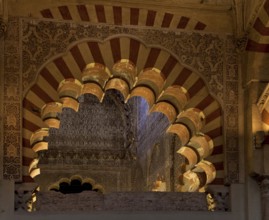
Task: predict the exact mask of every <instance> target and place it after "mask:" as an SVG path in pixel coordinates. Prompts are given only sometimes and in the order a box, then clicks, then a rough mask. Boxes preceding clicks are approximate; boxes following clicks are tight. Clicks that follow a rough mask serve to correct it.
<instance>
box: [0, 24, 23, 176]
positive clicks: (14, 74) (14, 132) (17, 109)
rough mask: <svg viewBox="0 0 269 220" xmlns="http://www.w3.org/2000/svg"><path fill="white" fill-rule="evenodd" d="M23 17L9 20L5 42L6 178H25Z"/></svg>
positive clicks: (4, 141)
mask: <svg viewBox="0 0 269 220" xmlns="http://www.w3.org/2000/svg"><path fill="white" fill-rule="evenodd" d="M20 27H21V25H20V21H19V19H9V22H8V28H7V33H6V35H5V42H4V46H5V47H4V86H3V89H4V91H3V96H4V97H3V98H4V100H3V119H2V120H3V128H4V132H3V137H4V139H3V146H4V149H3V177H4V179H15V180H20V179H21V165H22V155H21V105H22V103H21V100H22V99H21V98H22V91H21V88H22V86H21V85H22V82H21V76H22V73H21V63H22V62H21V56H20V54H21V41H20Z"/></svg>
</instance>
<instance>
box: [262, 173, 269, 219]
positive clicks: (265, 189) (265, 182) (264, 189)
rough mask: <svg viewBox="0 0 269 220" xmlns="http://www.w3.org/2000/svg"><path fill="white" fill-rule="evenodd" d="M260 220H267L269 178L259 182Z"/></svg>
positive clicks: (268, 216)
mask: <svg viewBox="0 0 269 220" xmlns="http://www.w3.org/2000/svg"><path fill="white" fill-rule="evenodd" d="M260 187H261V203H262V220H269V176H267V177H265V178H264V179H263V180H262V181H261V185H260Z"/></svg>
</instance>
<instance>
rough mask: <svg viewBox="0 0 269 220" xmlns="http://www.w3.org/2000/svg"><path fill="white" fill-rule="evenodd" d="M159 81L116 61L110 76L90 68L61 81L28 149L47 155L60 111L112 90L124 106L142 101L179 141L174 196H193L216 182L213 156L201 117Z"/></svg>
mask: <svg viewBox="0 0 269 220" xmlns="http://www.w3.org/2000/svg"><path fill="white" fill-rule="evenodd" d="M164 84H165V77H164V75H163V74H162V72H161V71H160V70H159V69H156V68H146V69H144V70H142V71H141V72H140V73H139V74H137V69H136V66H135V65H134V64H133V63H132V62H131V61H129V60H127V59H121V60H120V61H118V62H116V63H115V64H114V65H113V68H112V71H110V70H109V69H108V68H107V67H105V66H104V65H102V64H99V63H90V64H88V65H87V66H86V68H85V69H84V71H83V72H82V80H81V81H80V80H78V79H74V78H72V79H71V78H69V79H64V80H63V81H62V82H61V83H60V84H59V87H58V90H57V93H58V96H59V102H50V103H47V104H45V105H44V106H43V108H42V110H41V118H42V120H43V121H44V123H45V124H46V126H47V127H46V128H45V127H44V128H41V129H39V130H36V131H35V132H33V134H32V136H31V138H30V145H31V147H32V149H33V151H34V152H35V153H37V152H39V151H42V150H47V149H48V142H47V138H46V137H47V136H48V135H49V128H57V129H58V128H59V126H60V119H59V114H61V112H62V109H63V108H71V109H73V110H75V111H78V110H79V105H80V101H81V98H80V97H83V95H85V94H91V95H94V96H96V97H97V98H98V99H99V101H100V103H101V102H102V100H103V97H104V95H105V93H106V91H108V90H112V89H113V90H118V91H119V92H120V93H121V94H122V96H123V97H124V100H125V102H128V100H129V99H130V98H132V97H135V96H139V97H142V98H144V99H145V100H146V101H147V103H148V105H149V109H150V110H149V111H150V112H161V113H163V114H164V115H165V116H166V117H167V118H168V120H169V122H170V126H169V127H168V129H167V130H166V132H167V133H171V134H174V135H176V136H177V137H178V140H179V145H180V146H179V150H178V151H177V154H178V155H179V156H181V157H183V158H185V164H184V165H185V168H184V169H185V170H184V173H183V175H182V176H181V177H179V178H180V182H181V185H180V186H179V187H178V191H183V192H193V191H198V190H199V189H201V188H203V187H204V186H205V185H207V184H209V183H211V182H212V181H213V180H214V179H215V177H216V169H215V167H214V165H213V164H212V163H211V162H209V161H206V158H207V157H208V156H210V155H211V153H212V151H213V147H214V144H213V141H212V139H211V138H210V137H209V136H208V135H205V134H203V133H201V129H202V128H203V127H204V125H205V114H204V113H203V111H201V110H200V109H198V108H186V109H185V106H186V104H187V103H188V100H189V94H188V91H187V90H186V89H185V88H183V87H181V86H178V85H171V86H168V87H167V88H164ZM29 173H30V176H31V177H32V178H35V177H36V176H37V175H38V174H40V168H38V159H34V160H33V161H32V163H31V165H30V167H29Z"/></svg>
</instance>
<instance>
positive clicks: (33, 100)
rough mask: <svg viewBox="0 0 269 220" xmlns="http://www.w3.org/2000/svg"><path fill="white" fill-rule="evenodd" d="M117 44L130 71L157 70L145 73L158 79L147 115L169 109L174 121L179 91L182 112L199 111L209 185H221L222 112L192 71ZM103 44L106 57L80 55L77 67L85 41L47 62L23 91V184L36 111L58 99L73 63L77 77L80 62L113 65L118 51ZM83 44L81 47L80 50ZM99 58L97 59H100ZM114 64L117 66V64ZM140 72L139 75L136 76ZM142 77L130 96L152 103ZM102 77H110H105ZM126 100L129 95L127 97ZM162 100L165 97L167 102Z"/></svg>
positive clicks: (163, 56)
mask: <svg viewBox="0 0 269 220" xmlns="http://www.w3.org/2000/svg"><path fill="white" fill-rule="evenodd" d="M117 41H119V42H120V48H121V43H122V42H128V45H129V51H127V52H126V51H125V54H126V53H127V54H128V55H129V56H127V58H133V59H132V60H130V59H125V60H130V63H132V64H133V66H135V67H136V69H140V70H144V69H145V70H148V69H149V68H150V67H149V66H150V65H156V66H157V67H159V68H156V67H151V68H150V69H151V70H152V71H155V70H158V69H159V73H160V74H159V78H158V79H159V80H162V81H163V84H164V85H163V88H162V89H159V91H157V90H156V91H155V92H156V93H158V98H159V99H158V102H156V100H155V102H156V103H155V102H153V101H151V103H153V104H151V111H162V109H169V111H167V112H165V115H167V116H168V118H169V119H170V121H173V118H174V117H175V115H177V112H179V111H180V105H181V104H180V102H178V103H177V101H176V100H177V99H176V98H175V96H176V94H179V91H183V93H182V94H184V92H186V94H188V95H186V97H188V102H187V104H186V106H185V108H186V109H188V108H194V109H200V110H201V111H202V112H203V114H204V115H205V121H204V127H203V129H202V133H204V134H206V135H208V136H209V137H211V138H212V140H213V142H214V146H215V147H214V150H213V152H212V155H211V156H210V157H209V158H208V159H209V160H211V161H212V162H213V163H214V165H215V167H216V169H217V177H216V179H215V183H216V184H222V183H223V178H224V165H223V163H224V160H223V137H222V109H221V106H220V104H219V103H218V102H217V101H216V100H215V98H214V97H213V96H212V95H211V94H210V93H209V91H208V89H207V86H206V84H205V83H204V81H203V79H202V78H201V77H200V76H199V75H198V74H197V73H196V72H194V71H192V70H190V69H188V68H186V67H184V66H182V65H181V64H179V63H178V62H177V60H176V58H175V57H174V56H172V55H171V54H169V53H168V52H167V51H163V50H161V49H159V48H157V49H156V48H150V47H146V46H145V45H143V44H142V43H141V42H139V41H138V40H134V39H131V38H127V37H125V39H124V40H123V41H120V39H119V38H117ZM133 42H136V44H139V47H138V48H139V49H138V52H136V53H134V54H135V55H136V56H134V54H133V53H132V55H131V51H132V49H133V48H134V47H133V46H132V45H133ZM105 43H107V44H109V45H106V46H104V45H103V47H105V48H109V49H110V50H111V52H109V53H107V54H105V55H104V54H103V53H100V54H99V56H96V55H92V54H91V55H90V56H89V58H87V59H85V57H86V55H83V60H84V61H83V62H82V61H79V58H81V56H80V57H77V56H75V55H76V54H82V52H83V51H87V52H86V54H89V53H91V49H90V45H91V43H89V44H88V42H86V41H85V42H82V43H80V44H78V45H74V46H73V47H72V48H71V49H70V50H69V51H68V52H67V53H66V54H65V55H62V56H61V57H57V58H56V59H54V60H52V61H51V62H48V63H47V64H46V65H45V66H43V68H42V69H41V70H40V72H39V75H38V76H37V79H36V82H35V84H34V85H33V86H32V87H31V88H30V89H29V90H28V92H27V94H26V96H25V98H24V109H23V110H24V111H23V112H24V113H23V156H24V157H23V165H24V174H23V175H24V180H25V181H31V178H30V177H29V174H28V166H29V165H30V164H31V161H32V159H33V158H35V157H36V156H37V155H36V153H34V152H33V151H32V149H31V143H30V139H31V134H32V132H35V131H36V130H38V129H40V128H43V127H46V125H45V123H44V122H43V121H42V120H41V118H40V117H39V115H40V113H41V109H42V106H43V105H45V104H46V103H49V102H53V101H60V98H59V97H58V93H57V88H58V84H59V83H60V82H61V80H63V79H65V77H66V76H71V77H72V78H75V77H74V75H73V74H72V73H73V71H72V68H70V66H72V65H73V64H74V65H76V66H77V67H76V69H77V72H79V71H80V70H81V69H84V67H83V68H82V64H84V63H85V62H86V61H89V63H91V62H90V61H92V60H94V61H98V60H99V59H101V60H103V61H107V60H112V62H114V60H117V57H119V58H121V56H122V54H121V50H119V48H112V47H111V44H110V41H106V42H105ZM100 44H101V43H97V42H93V45H95V46H98V47H97V48H99V51H100V48H101V47H102V46H100V47H99V45H100ZM85 45H86V46H87V47H85ZM108 46H109V47H108ZM74 48H75V49H74ZM127 48H128V47H127ZM141 48H142V49H141ZM140 50H141V51H140ZM74 51H75V52H74ZM78 51H79V53H78ZM145 51H146V52H145ZM156 51H157V52H156ZM144 52H145V53H144ZM141 53H142V54H144V55H145V54H146V56H143V57H142V58H146V59H144V62H143V59H142V58H141V57H140V55H141ZM100 55H101V57H102V58H100ZM104 57H106V58H104ZM85 60H86V61H85ZM123 60H124V59H123ZM134 60H135V61H136V63H134V62H133V61H134ZM128 62H129V61H128ZM97 63H98V62H94V65H96V64H97ZM104 63H105V64H106V62H103V63H102V64H101V65H103V66H104V69H105V71H107V69H108V70H109V68H106V67H105V65H104ZM110 63H111V61H110ZM115 63H116V64H117V62H115ZM115 63H113V65H112V64H110V66H111V65H112V67H113V66H114V65H115ZM60 64H62V65H60ZM137 65H138V66H139V67H138V66H137ZM85 66H86V65H85ZM65 70H67V73H66V72H65ZM70 73H71V75H70ZM141 73H142V75H140V74H141ZM143 73H144V72H143V71H138V72H137V75H136V77H137V81H138V83H137V82H136V83H135V84H134V85H135V90H136V91H135V92H134V93H136V94H138V95H139V94H140V93H143V94H151V95H148V96H145V99H146V100H147V99H148V100H153V98H152V97H153V95H152V94H153V92H151V91H152V90H154V88H151V89H150V88H149V87H150V86H149V85H147V84H148V83H145V82H143V83H142V81H141V80H140V81H139V80H138V78H139V76H140V77H142V78H143ZM78 75H79V74H78ZM108 75H109V76H111V73H110V74H108ZM67 78H68V77H67ZM121 78H124V76H121ZM142 78H141V79H142ZM81 79H82V75H81ZM112 79H113V78H112ZM114 80H115V79H114ZM125 80H126V79H125ZM117 81H118V82H119V81H121V80H117ZM121 82H122V81H121ZM129 83H130V82H129ZM123 84H124V83H123ZM126 84H127V83H126ZM96 85H97V84H96V82H95V83H93V86H92V87H94V86H95V87H96ZM139 85H140V86H139ZM142 85H143V86H144V87H143V89H141V88H140V90H141V91H139V87H142ZM145 85H146V86H145ZM101 87H102V86H101ZM111 88H112V87H111ZM126 88H127V87H126ZM183 88H184V89H183ZM91 89H92V88H91ZM96 91H99V94H101V93H100V91H101V90H100V86H99V87H98V86H97V87H96ZM175 91H178V92H175ZM134 93H133V94H134ZM97 94H98V92H97ZM126 94H127V92H126ZM129 95H130V96H131V93H130V94H129ZM140 95H141V94H140ZM150 96H151V97H150ZM100 97H101V96H100ZM127 97H128V94H127V95H126V98H127ZM166 97H170V98H169V100H168V99H167V98H166ZM183 97H184V95H183ZM129 98H130V97H129ZM164 100H167V101H166V102H164ZM168 106H169V107H168ZM173 106H177V107H176V108H174V107H173ZM180 120H182V119H180ZM179 122H180V121H179ZM170 129H172V131H173V127H171V128H170Z"/></svg>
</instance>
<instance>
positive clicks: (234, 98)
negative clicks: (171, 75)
mask: <svg viewBox="0 0 269 220" xmlns="http://www.w3.org/2000/svg"><path fill="white" fill-rule="evenodd" d="M12 21H13V23H12ZM16 25H17V28H15V26H16ZM21 25H22V26H21V28H22V33H21V34H22V38H21V42H20V40H19V39H18V36H19V31H18V30H19V29H20V28H19V22H18V20H11V22H10V23H9V27H8V33H12V32H14V31H17V32H16V33H12V36H10V37H8V38H7V39H6V41H5V44H6V48H8V47H10V49H6V51H5V53H6V54H5V80H6V81H7V80H11V81H10V84H8V85H9V86H8V87H6V89H5V92H6V95H5V106H7V105H8V104H9V106H12V109H13V110H12V111H9V117H6V119H5V121H6V127H7V128H8V129H9V130H5V132H6V134H8V133H9V132H13V133H12V134H17V138H14V137H15V136H14V135H12V137H13V139H14V140H13V142H12V145H13V146H15V147H16V149H17V151H16V152H17V157H10V156H9V157H8V156H7V152H8V150H7V144H6V145H5V149H6V151H5V152H6V153H5V156H4V158H8V159H6V162H4V169H5V170H6V169H8V167H10V168H11V164H13V166H15V165H18V164H21V163H20V162H21V160H20V156H21V155H20V151H21V150H20V147H21V146H20V144H18V143H16V141H18V140H20V135H19V131H20V126H21V125H20V124H21V122H20V111H19V110H20V96H18V94H19V91H20V87H19V86H20V85H22V91H23V93H24V94H25V93H26V92H27V90H28V89H29V88H30V86H31V85H32V84H33V83H34V82H35V79H36V76H37V74H38V70H39V69H40V68H41V67H42V65H43V64H44V63H46V62H48V61H49V60H50V59H51V58H52V57H53V56H56V55H59V54H61V53H64V52H65V51H66V50H67V48H68V47H70V46H72V45H74V44H75V43H76V42H78V41H82V40H86V39H96V40H97V41H104V40H105V39H107V38H109V37H112V36H115V35H125V36H132V37H135V38H138V39H140V40H141V41H143V42H144V43H145V44H146V45H152V46H156V47H159V48H160V47H161V48H162V49H164V50H167V51H169V52H170V53H172V54H173V55H174V56H175V57H177V59H178V61H179V62H180V63H182V64H183V65H185V66H187V67H189V68H191V69H193V70H195V71H197V72H198V73H200V74H201V76H202V78H203V79H204V80H205V82H206V83H207V86H208V88H209V90H210V92H211V94H214V95H215V96H216V97H217V98H218V100H219V101H220V103H221V105H222V108H223V111H224V115H225V119H226V120H225V126H224V129H225V127H226V148H227V149H226V151H227V155H226V156H227V161H226V162H227V181H228V182H238V180H239V179H238V178H239V175H238V173H239V166H238V163H239V162H238V161H239V159H238V157H239V155H238V150H239V149H238V95H239V94H238V80H239V79H238V60H237V53H236V42H235V40H234V39H233V37H231V36H228V35H217V34H212V33H205V32H203V33H202V32H199V31H197V32H195V31H194V32H191V33H190V32H187V31H185V32H184V31H180V30H178V31H176V32H174V31H169V30H165V31H164V30H162V29H156V28H147V29H144V28H139V27H132V28H131V27H130V28H129V27H128V28H127V27H120V26H112V25H105V24H99V25H90V24H86V23H83V24H82V23H81V24H80V23H72V22H68V21H66V22H52V21H46V20H33V19H29V18H25V19H22V20H21ZM20 43H21V44H22V49H21V50H20V49H19V48H20V47H19V45H20ZM18 50H19V51H18ZM12 51H13V52H12ZM11 52H12V53H11ZM20 54H21V55H22V71H21V72H19V71H20V62H19V57H20ZM11 67H12V68H14V69H13V70H12V74H10V73H11V69H10V68H11ZM19 73H21V77H22V82H21V83H20V81H19V79H20V77H19ZM14 74H15V75H14ZM16 74H17V75H16ZM13 76H16V78H15V79H14V80H12V77H13ZM16 80H17V81H16ZM16 83H17V84H16ZM16 88H17V89H16ZM11 104H12V105H11ZM16 104H17V105H16ZM14 118H15V119H14ZM16 132H18V133H16ZM214 132H215V133H222V132H223V131H222V130H216V131H214ZM213 135H214V134H213ZM5 136H6V135H5ZM7 137H8V136H7ZM7 141H8V140H7ZM10 146H11V145H10ZM10 148H12V147H10ZM9 152H10V150H9ZM15 155H16V154H15ZM10 158H13V159H12V160H11V159H10ZM15 158H17V162H16V160H15ZM15 167H16V166H15ZM18 172H19V170H18ZM17 174H19V173H16V174H12V175H9V174H8V173H7V174H6V176H5V178H10V177H12V176H13V177H14V178H19V176H16V175H17Z"/></svg>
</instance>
